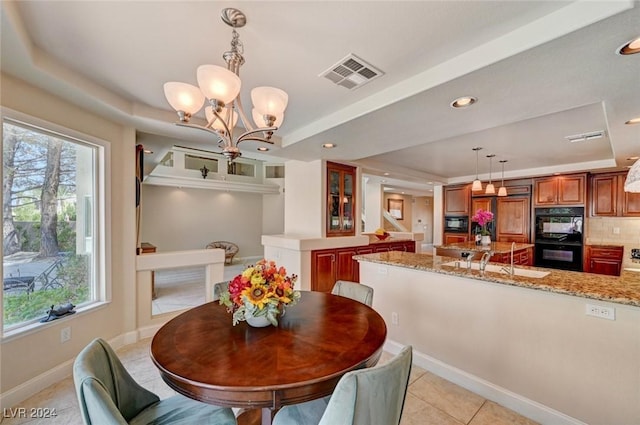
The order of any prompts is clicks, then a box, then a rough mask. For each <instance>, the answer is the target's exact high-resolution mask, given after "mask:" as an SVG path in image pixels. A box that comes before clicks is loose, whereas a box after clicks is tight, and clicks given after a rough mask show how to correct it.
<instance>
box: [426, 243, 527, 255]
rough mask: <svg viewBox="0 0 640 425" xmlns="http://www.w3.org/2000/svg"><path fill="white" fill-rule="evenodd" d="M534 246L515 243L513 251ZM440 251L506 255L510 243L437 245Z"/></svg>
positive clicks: (509, 249) (508, 251) (509, 248)
mask: <svg viewBox="0 0 640 425" xmlns="http://www.w3.org/2000/svg"><path fill="white" fill-rule="evenodd" d="M534 246H535V245H534V244H531V243H516V245H515V248H514V251H519V250H521V249H527V248H533V247H534ZM436 248H440V249H455V250H459V251H470V252H479V251H492V252H493V253H494V254H507V253H510V252H511V242H491V244H490V245H476V243H475V242H456V243H451V244H447V245H439V246H436Z"/></svg>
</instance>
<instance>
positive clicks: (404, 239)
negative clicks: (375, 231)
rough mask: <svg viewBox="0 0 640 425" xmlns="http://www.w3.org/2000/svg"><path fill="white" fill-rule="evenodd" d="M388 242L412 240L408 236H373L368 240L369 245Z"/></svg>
mask: <svg viewBox="0 0 640 425" xmlns="http://www.w3.org/2000/svg"><path fill="white" fill-rule="evenodd" d="M388 242H413V240H412V239H410V238H387V239H383V240H380V239H378V238H375V239H372V240H370V241H369V245H375V244H379V243H388Z"/></svg>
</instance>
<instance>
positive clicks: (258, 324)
mask: <svg viewBox="0 0 640 425" xmlns="http://www.w3.org/2000/svg"><path fill="white" fill-rule="evenodd" d="M247 323H248V324H249V326H252V327H254V328H264V327H266V326H269V325H271V322H269V320H268V319H267V316H257V317H254V316H251V317H249V316H247Z"/></svg>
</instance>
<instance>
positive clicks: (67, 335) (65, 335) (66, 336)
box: [60, 326, 71, 344]
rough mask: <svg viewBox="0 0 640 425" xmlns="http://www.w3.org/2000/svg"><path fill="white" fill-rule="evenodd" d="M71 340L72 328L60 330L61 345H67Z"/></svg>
mask: <svg viewBox="0 0 640 425" xmlns="http://www.w3.org/2000/svg"><path fill="white" fill-rule="evenodd" d="M70 339H71V327H69V326H67V327H66V328H62V329H61V330H60V343H61V344H62V343H65V342H67V341H69V340H70Z"/></svg>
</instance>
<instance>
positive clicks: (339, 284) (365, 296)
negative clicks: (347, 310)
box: [331, 280, 373, 307]
mask: <svg viewBox="0 0 640 425" xmlns="http://www.w3.org/2000/svg"><path fill="white" fill-rule="evenodd" d="M331 293H332V294H334V295H340V296H342V297H347V298H351V299H352V300H356V301H360V302H361V303H363V304H366V305H368V306H369V307H371V304H372V303H373V288H372V287H370V286H367V285H363V284H362V283H358V282H350V281H348V280H338V281H336V283H335V285H333V289H331Z"/></svg>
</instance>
